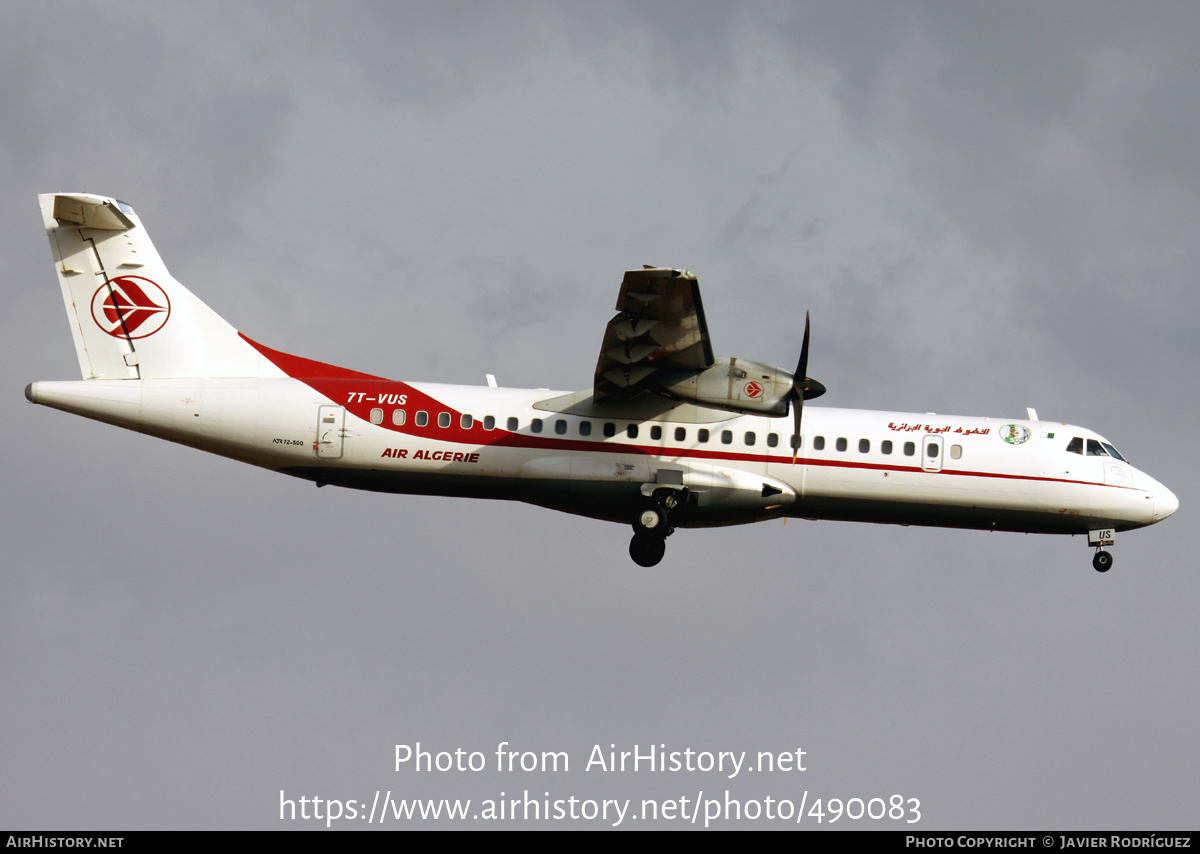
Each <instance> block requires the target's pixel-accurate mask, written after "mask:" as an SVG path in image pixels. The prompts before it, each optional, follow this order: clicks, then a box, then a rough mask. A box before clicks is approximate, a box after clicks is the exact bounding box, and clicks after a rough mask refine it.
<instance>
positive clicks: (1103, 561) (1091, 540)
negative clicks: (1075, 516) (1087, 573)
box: [1088, 528, 1117, 572]
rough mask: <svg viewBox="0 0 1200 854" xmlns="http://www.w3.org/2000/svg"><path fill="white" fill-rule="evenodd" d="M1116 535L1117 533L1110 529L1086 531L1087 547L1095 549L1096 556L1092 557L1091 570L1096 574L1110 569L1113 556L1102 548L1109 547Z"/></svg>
mask: <svg viewBox="0 0 1200 854" xmlns="http://www.w3.org/2000/svg"><path fill="white" fill-rule="evenodd" d="M1116 535H1117V532H1116V531H1114V530H1113V529H1112V528H1097V529H1095V530H1093V531H1088V545H1089V546H1095V547H1096V554H1095V555H1094V556H1093V557H1092V568H1093V569H1095V570H1096V572H1108V571H1109V570H1110V569H1112V565H1113V556H1112V555H1111V554H1110V553H1109V552H1106V551H1105V550H1104V547H1105V546H1111V545H1112V544H1113V542H1114V538H1115V537H1116Z"/></svg>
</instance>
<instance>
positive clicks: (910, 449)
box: [904, 442, 917, 457]
mask: <svg viewBox="0 0 1200 854" xmlns="http://www.w3.org/2000/svg"><path fill="white" fill-rule="evenodd" d="M916 452H917V445H916V443H915V442H905V443H904V456H906V457H911V456H912V455H913V454H915V453H916Z"/></svg>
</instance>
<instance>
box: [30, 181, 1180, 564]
mask: <svg viewBox="0 0 1200 854" xmlns="http://www.w3.org/2000/svg"><path fill="white" fill-rule="evenodd" d="M41 204H42V217H43V220H44V222H45V226H46V231H47V233H48V235H49V238H50V246H51V249H52V250H53V254H54V264H55V267H56V269H57V272H58V279H59V283H60V285H61V286H62V293H63V299H64V301H65V303H66V307H67V315H68V318H69V320H70V323H71V334H72V336H73V337H74V340H75V351H76V354H77V355H78V357H79V366H80V369H81V370H82V372H83V376H84V379H83V381H81V382H80V381H76V382H36V383H31V384H30V385H29V386H28V388H26V390H25V395H26V397H28V398H29V400H31V401H33V402H34V403H40V404H43V405H45V406H51V407H54V408H56V409H63V410H66V411H67V412H73V413H76V414H78V415H83V416H85V417H87V418H94V419H96V420H97V421H104V422H107V423H109V424H115V425H117V426H119V427H125V428H128V429H131V430H137V431H140V432H142V433H149V434H150V435H152V436H158V437H160V438H163V439H169V440H171V441H173V442H179V443H182V444H185V445H191V446H193V447H196V448H200V449H201V450H205V451H210V452H212V453H214V454H221V455H222V456H226V457H232V458H233V459H237V460H242V461H243V462H247V463H252V464H254V465H257V466H262V467H264V468H268V469H271V470H273V471H277V472H282V473H284V474H290V475H293V476H295V477H300V478H305V479H307V480H312V481H315V482H316V483H317V485H318V486H324V485H326V484H333V485H336V486H347V487H353V488H355V489H370V490H376V491H379V492H400V493H416V494H423V495H453V496H464V497H470V498H502V499H510V500H517V501H526V502H529V503H531V504H538V505H541V506H543V507H549V508H552V509H555V510H562V511H564V512H567V513H577V514H580V515H583V516H591V517H594V518H597V519H607V520H610V521H613V522H621V523H624V524H627V525H632V526H633V531H634V534H633V539H632V541H631V542H630V544H629V553H630V555H631V556H632V557H633V559H634V560H635V561H636V562H637V563H639V564H641V565H642V566H652V565H654V564H656V563H658V562H659V561H660V560H661V559H662V556H663V554H664V551H665V541H666V538H667V537H668V536H669V535H670V534H671V533H672V532H673V531H674V530H675V529H676V528H691V527H703V526H715V525H736V524H741V523H745V522H757V521H760V520H763V519H774V518H778V517H780V516H798V517H802V518H806V519H841V520H851V521H859V522H884V523H892V524H900V525H937V526H946V527H956V528H978V529H981V530H987V531H1025V532H1038V533H1048V534H1086V535H1087V537H1088V542H1089V544H1090V545H1093V546H1095V549H1096V550H1095V555H1094V558H1093V561H1092V563H1093V565H1094V566H1095V568H1096V569H1098V570H1100V571H1101V572H1103V571H1105V570H1107V569H1108V568H1109V567H1110V566H1111V565H1112V555H1111V553H1110V552H1108V551H1105V550H1104V548H1103V547H1104V546H1106V545H1110V544H1111V543H1112V541H1113V537H1114V536H1115V534H1116V533H1117V532H1118V531H1127V530H1130V529H1132V528H1141V527H1143V526H1145V525H1152V524H1154V523H1155V522H1158V521H1160V520H1162V519H1165V518H1166V517H1167V516H1170V515H1171V514H1172V513H1174V512H1175V510H1176V508H1177V507H1178V506H1179V502H1178V501H1177V500H1176V498H1175V496H1174V495H1173V494H1171V491H1170V490H1169V489H1167V488H1166V487H1165V486H1163V485H1162V484H1161V483H1159V482H1158V481H1156V480H1154V478H1152V477H1150V476H1149V475H1147V474H1144V473H1143V472H1141V471H1139V470H1138V469H1136V468H1134V467H1133V466H1132V465H1130V464H1129V463H1128V462H1126V460H1125V458H1124V457H1122V456H1121V454H1119V453H1118V452H1117V449H1116V448H1114V447H1113V446H1112V444H1111V443H1109V442H1108V441H1106V440H1105V439H1104V438H1103V437H1102V436H1099V435H1097V434H1096V433H1094V432H1092V431H1091V430H1086V429H1084V428H1082V427H1073V426H1071V425H1069V424H1059V423H1050V422H1046V421H1040V420H1038V418H1037V415H1036V413H1034V412H1033V411H1032V410H1030V411H1029V412H1028V416H1029V417H1028V418H1025V419H1019V418H1017V419H1006V418H999V419H997V418H977V417H963V416H956V415H933V414H925V415H919V414H909V413H896V412H872V411H866V410H851V409H829V408H819V409H818V408H813V407H809V408H808V409H807V410H805V408H804V401H806V400H809V399H811V398H814V397H817V396H818V395H820V394H822V393H823V392H824V391H825V389H824V387H823V386H822V385H821V384H820V383H819V382H817V381H815V380H812V379H810V378H809V377H808V372H807V367H808V340H809V331H808V323H807V321H806V322H805V327H804V341H803V344H802V346H801V348H800V360H799V363H798V364H797V366H796V370H795V371H793V372H788V371H785V370H781V369H780V368H776V367H772V366H770V365H765V364H762V363H760V362H752V361H749V360H747V359H741V358H733V357H727V356H715V355H714V354H713V349H712V345H711V343H710V341H709V335H708V325H707V324H706V323H705V319H704V311H703V308H702V307H701V304H700V290H699V286H698V285H697V282H696V277H695V276H693V275H692V274H691V273H689V272H688V271H686V270H672V269H665V268H657V267H648V268H646V269H643V270H633V271H630V272H628V273H626V274H625V278H624V280H623V281H622V282H621V290H620V294H619V295H618V297H617V315H616V317H614V318H613V319H612V320H610V321H609V322H608V326H607V328H606V329H605V331H604V341H603V343H602V344H601V346H600V358H599V360H598V362H597V363H596V374H595V377H594V381H593V383H592V385H591V387H589V388H586V389H584V390H582V391H577V392H548V391H545V390H541V389H507V388H497V387H495V382H494V381H493V380H492V379H491V377H490V376H489V377H488V380H489V382H488V385H487V386H479V387H470V386H453V385H434V384H429V383H406V382H399V381H395V380H388V379H384V378H383V377H376V376H371V375H370V374H363V373H358V372H356V371H350V370H346V369H344V368H337V367H334V366H332V365H327V364H324V363H322V362H316V361H312V360H311V359H304V358H300V357H299V356H290V355H288V354H287V353H281V352H279V351H278V350H272V349H271V348H269V347H265V346H263V345H262V344H259V343H258V342H257V341H253V340H251V339H250V338H248V337H246V336H245V335H243V334H241V333H240V332H238V331H237V330H235V329H234V328H233V327H232V326H230V325H229V324H228V323H226V322H225V321H224V320H222V319H221V318H220V317H218V316H217V315H216V314H215V313H214V312H213V311H212V310H211V309H209V307H208V306H206V305H205V304H204V303H202V302H201V301H200V300H199V299H197V298H196V297H195V296H193V295H192V293H191V292H190V291H188V290H187V289H186V288H184V287H183V285H181V284H180V283H179V282H177V281H175V279H174V278H172V277H171V275H170V273H168V272H167V268H166V266H165V265H164V264H163V262H162V259H161V258H159V256H158V253H157V252H156V251H155V249H154V246H153V244H152V243H151V242H150V239H149V238H148V237H147V236H146V231H145V229H144V228H143V227H142V225H141V222H140V220H139V219H138V217H137V215H136V214H135V213H134V212H133V209H132V208H131V207H130V206H129V205H127V204H125V203H124V202H120V201H117V200H116V199H111V198H106V197H103V196H94V195H90V194H85V193H59V194H48V195H44V196H41ZM789 413H790V414H791V416H792V417H791V418H790V419H788V418H786V416H787V415H788V414H789ZM802 415H803V418H802Z"/></svg>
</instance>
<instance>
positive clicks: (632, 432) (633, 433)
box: [625, 424, 638, 439]
mask: <svg viewBox="0 0 1200 854" xmlns="http://www.w3.org/2000/svg"><path fill="white" fill-rule="evenodd" d="M637 434H638V428H637V425H636V424H630V425H629V426H628V427H626V428H625V435H626V436H628V437H629V438H630V439H636V438H637Z"/></svg>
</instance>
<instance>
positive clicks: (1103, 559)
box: [1092, 551, 1113, 572]
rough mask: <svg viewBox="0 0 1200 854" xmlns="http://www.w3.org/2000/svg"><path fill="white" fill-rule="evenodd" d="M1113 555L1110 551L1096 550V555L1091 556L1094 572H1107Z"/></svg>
mask: <svg viewBox="0 0 1200 854" xmlns="http://www.w3.org/2000/svg"><path fill="white" fill-rule="evenodd" d="M1112 565H1113V556H1112V554H1111V553H1110V552H1104V551H1098V552H1096V556H1095V557H1093V558H1092V568H1093V569H1095V570H1096V572H1108V571H1109V570H1110V569H1112Z"/></svg>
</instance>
